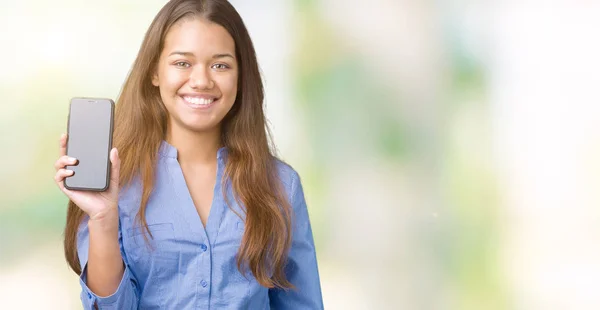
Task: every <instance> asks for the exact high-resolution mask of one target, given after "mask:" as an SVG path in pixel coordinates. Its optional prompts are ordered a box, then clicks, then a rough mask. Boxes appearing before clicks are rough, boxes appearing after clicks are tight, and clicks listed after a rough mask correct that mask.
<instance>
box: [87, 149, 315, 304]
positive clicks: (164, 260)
mask: <svg viewBox="0 0 600 310" xmlns="http://www.w3.org/2000/svg"><path fill="white" fill-rule="evenodd" d="M226 160H227V149H226V148H221V149H219V151H218V153H217V162H218V164H217V182H216V184H215V188H214V196H213V197H214V198H213V202H212V205H211V210H210V213H209V217H208V220H207V221H206V227H205V226H204V225H203V224H202V221H201V220H200V217H199V215H198V212H197V210H196V208H195V206H194V203H193V201H192V198H191V195H190V192H189V190H188V188H187V185H186V182H185V179H184V176H183V172H182V170H181V167H180V165H179V162H178V161H177V149H176V148H175V147H173V146H171V145H169V144H168V143H167V142H166V141H163V142H162V144H161V146H160V150H159V159H158V161H157V166H156V171H155V178H156V180H155V187H154V191H153V192H152V195H151V196H150V199H149V201H148V203H147V205H146V221H147V224H148V227H149V229H150V232H151V233H152V237H153V238H150V237H149V236H148V241H149V242H147V241H146V240H145V238H144V229H143V228H142V227H140V225H139V222H138V221H137V219H136V215H137V213H138V210H139V206H140V199H141V181H140V180H139V178H134V180H133V181H132V182H131V183H130V184H129V186H126V187H123V188H122V190H121V192H120V195H119V245H120V248H121V255H122V256H123V261H124V263H125V272H124V274H123V278H122V279H121V282H120V284H119V287H118V289H117V291H116V292H115V293H114V294H113V295H111V296H108V297H99V296H97V295H96V294H94V293H93V292H92V291H91V290H90V289H89V288H88V287H87V285H86V269H87V268H86V263H87V259H88V249H89V237H88V228H87V218H86V219H84V221H83V222H82V224H81V226H80V228H79V231H78V238H77V239H78V240H77V251H78V254H79V261H80V264H81V266H82V267H83V272H82V274H81V277H80V284H81V287H82V292H81V300H82V303H83V306H84V308H85V309H95V308H94V305H97V307H98V308H99V309H119V310H125V309H178V310H180V309H252V310H254V309H271V308H273V309H323V301H322V297H321V287H320V282H319V273H318V269H317V259H316V255H315V246H314V241H313V235H312V230H311V225H310V221H309V217H308V212H307V208H306V202H305V199H304V193H303V190H302V185H301V183H300V178H299V176H298V174H297V173H296V171H294V170H293V169H292V168H291V167H290V166H288V165H286V164H284V163H282V162H280V161H277V170H278V174H279V178H280V179H281V182H282V184H283V186H284V188H285V192H286V194H287V198H288V201H290V202H291V205H292V208H293V217H292V219H293V221H292V246H291V249H290V252H289V254H288V262H287V265H286V267H285V274H286V277H287V279H288V280H289V281H290V282H291V283H292V284H293V285H294V286H295V287H296V288H295V289H290V290H283V289H279V288H275V289H269V288H265V287H263V286H261V285H260V284H259V283H258V282H257V281H256V279H255V278H254V276H253V275H252V273H251V272H247V273H246V274H241V273H240V271H239V270H238V268H237V261H236V254H237V252H238V249H239V247H240V242H241V240H242V235H243V233H244V224H245V221H244V212H243V210H242V208H241V207H240V206H239V205H238V204H237V202H236V199H234V195H233V191H232V189H231V187H230V186H228V188H227V190H226V195H227V196H228V197H227V198H228V199H227V201H228V203H229V205H227V204H226V202H225V201H226V200H225V197H224V195H223V190H222V187H221V186H222V184H221V177H222V175H223V172H224V168H225V163H226ZM236 213H237V214H236ZM240 216H241V217H240Z"/></svg>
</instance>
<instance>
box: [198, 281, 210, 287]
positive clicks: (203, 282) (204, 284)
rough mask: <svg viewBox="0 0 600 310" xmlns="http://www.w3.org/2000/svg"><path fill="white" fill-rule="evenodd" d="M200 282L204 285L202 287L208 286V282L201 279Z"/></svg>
mask: <svg viewBox="0 0 600 310" xmlns="http://www.w3.org/2000/svg"><path fill="white" fill-rule="evenodd" d="M200 284H201V285H202V287H206V286H207V285H208V283H206V281H204V280H202V281H200Z"/></svg>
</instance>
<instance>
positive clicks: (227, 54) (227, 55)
mask: <svg viewBox="0 0 600 310" xmlns="http://www.w3.org/2000/svg"><path fill="white" fill-rule="evenodd" d="M225 57H229V58H231V59H234V60H235V57H233V56H232V55H231V54H229V53H224V54H215V55H213V58H214V59H217V58H225Z"/></svg>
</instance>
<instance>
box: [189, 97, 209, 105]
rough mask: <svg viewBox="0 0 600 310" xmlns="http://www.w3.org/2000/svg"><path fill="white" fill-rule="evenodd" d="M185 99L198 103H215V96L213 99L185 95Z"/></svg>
mask: <svg viewBox="0 0 600 310" xmlns="http://www.w3.org/2000/svg"><path fill="white" fill-rule="evenodd" d="M183 99H184V100H185V101H187V102H189V103H192V104H197V105H209V104H211V103H213V101H215V99H214V98H213V99H205V98H198V97H188V96H185V97H183Z"/></svg>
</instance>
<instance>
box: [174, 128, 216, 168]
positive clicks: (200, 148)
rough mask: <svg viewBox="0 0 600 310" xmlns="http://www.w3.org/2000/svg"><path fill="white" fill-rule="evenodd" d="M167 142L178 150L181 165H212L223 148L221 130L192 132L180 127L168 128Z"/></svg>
mask: <svg viewBox="0 0 600 310" xmlns="http://www.w3.org/2000/svg"><path fill="white" fill-rule="evenodd" d="M165 140H166V141H167V143H169V144H170V145H172V146H174V147H175V148H176V149H177V160H178V161H179V163H180V164H183V163H185V164H186V165H189V164H192V165H195V164H212V163H214V162H216V160H217V151H218V150H219V148H220V147H221V132H220V130H219V128H216V129H215V130H211V131H208V132H192V131H189V130H185V129H182V128H178V127H175V126H173V127H168V128H167V135H166V138H165Z"/></svg>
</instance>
